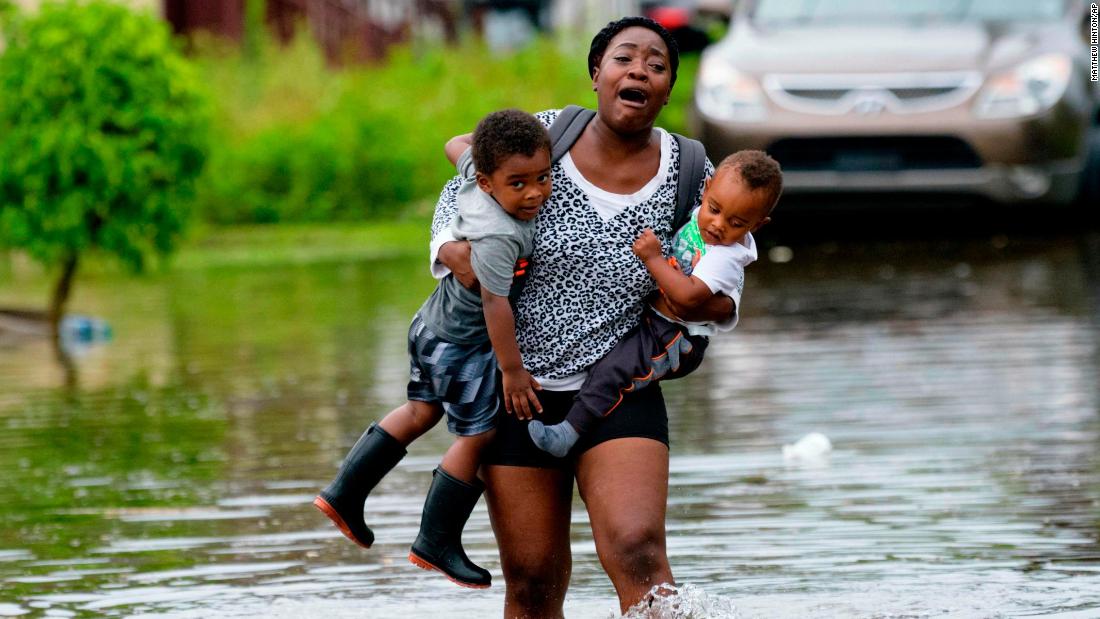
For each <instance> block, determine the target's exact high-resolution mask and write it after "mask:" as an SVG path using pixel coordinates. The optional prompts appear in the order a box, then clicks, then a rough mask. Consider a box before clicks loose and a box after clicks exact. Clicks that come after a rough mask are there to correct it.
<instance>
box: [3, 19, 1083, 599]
mask: <svg viewBox="0 0 1100 619" xmlns="http://www.w3.org/2000/svg"><path fill="white" fill-rule="evenodd" d="M1091 11H1092V9H1091V7H1090V4H1089V3H1087V2H1082V1H1077V0H1032V1H1030V2H1022V1H1020V2H1015V1H1000V2H993V1H985V0H919V1H918V0H911V1H908V2H904V3H903V2H892V1H877V2H870V1H863V0H742V1H738V2H727V1H692V0H677V1H670V2H637V1H625V0H624V1H604V2H595V1H591V0H544V1H540V0H529V1H524V0H512V1H503V0H502V1H499V2H497V1H476V0H461V1H459V0H416V1H408V2H399V1H396V0H393V1H383V0H358V1H354V0H222V1H217V0H163V1H160V0H133V1H131V2H126V3H121V5H120V4H113V3H107V2H75V3H62V4H55V3H39V2H34V1H31V0H19V1H17V2H10V1H8V2H4V1H3V0H0V50H2V51H0V428H2V429H3V431H2V432H0V470H2V471H3V475H0V617H2V616H27V617H47V616H49V617H84V616H88V617H93V616H127V617H137V616H158V617H159V616H169V617H208V616H212V615H217V616H226V617H258V616H267V617H271V616H276V617H303V616H319V615H322V614H324V615H327V616H335V617H343V616H347V617H362V616H367V617H396V616H402V615H408V614H410V613H413V614H428V613H432V614H434V615H437V616H440V617H480V616H497V615H499V612H500V608H501V604H502V596H503V587H502V586H500V585H502V583H503V580H502V576H501V574H500V567H499V563H498V560H497V555H496V547H495V543H494V541H493V538H492V532H491V529H490V527H489V523H488V519H487V516H486V513H485V511H484V508H483V507H480V506H479V508H478V510H477V511H475V513H474V516H473V518H472V520H471V524H470V526H469V528H468V530H467V533H466V536H465V541H466V545H467V548H468V550H469V551H470V554H471V557H472V558H474V560H475V561H477V562H479V563H480V564H482V565H485V566H486V567H487V568H488V569H490V570H491V571H492V572H493V574H494V578H495V580H496V582H497V585H496V586H494V587H493V588H492V589H490V590H488V591H487V592H476V593H475V592H469V591H464V590H460V589H458V588H456V587H453V586H452V585H450V584H449V583H447V582H445V581H443V582H440V581H441V580H442V579H438V578H435V577H433V576H432V575H430V574H427V573H425V572H421V571H420V570H415V569H413V568H412V566H410V565H409V564H408V563H407V561H406V559H405V555H406V554H407V548H408V545H409V543H411V541H412V539H413V537H414V536H415V532H416V528H417V525H418V519H419V513H420V507H421V501H422V498H423V494H424V492H425V491H426V489H427V486H428V484H429V481H430V479H429V478H430V474H429V472H430V470H431V469H432V468H433V467H434V466H435V464H436V463H437V461H438V458H439V455H440V454H441V453H442V452H443V450H444V449H445V448H446V446H447V445H448V444H449V441H450V438H449V436H448V435H447V433H446V431H445V429H441V428H437V429H435V430H433V431H432V432H431V433H429V434H428V435H427V436H426V437H425V438H424V439H422V440H421V441H420V442H418V443H417V444H415V445H414V446H413V447H412V449H411V450H410V455H409V457H407V458H406V459H405V460H404V461H403V462H402V464H401V465H400V466H399V467H398V468H397V469H396V470H395V472H394V473H393V474H392V475H391V476H390V477H389V478H387V479H386V480H385V481H384V482H383V484H382V485H381V486H380V487H379V489H378V491H376V492H375V493H374V494H373V495H372V497H371V499H370V502H369V503H368V522H369V523H370V524H371V525H372V527H373V528H374V529H375V532H376V534H377V537H378V540H379V541H378V543H377V544H376V546H375V547H374V548H373V549H372V550H371V551H369V552H364V551H362V550H361V549H359V548H358V547H355V546H353V545H351V544H349V543H347V542H346V540H345V539H344V538H343V537H342V536H340V535H339V534H338V533H337V532H336V531H335V529H333V528H332V527H331V526H330V525H329V524H328V521H327V520H326V519H324V518H323V517H322V516H321V515H320V514H319V513H318V512H316V511H315V510H314V509H313V508H312V506H310V504H309V503H310V501H311V500H312V498H313V496H314V495H315V493H316V491H317V489H319V488H320V487H322V486H323V485H324V484H325V483H327V481H328V480H329V479H330V477H331V476H332V474H334V472H335V470H336V467H337V465H338V463H339V462H340V459H341V458H342V457H343V455H344V453H345V452H346V450H347V449H348V448H349V447H350V446H351V445H352V444H353V443H354V441H355V440H356V438H357V437H358V436H359V434H360V433H361V432H362V430H363V429H364V428H365V427H366V426H367V425H368V424H369V423H370V422H371V421H372V420H376V419H379V418H381V417H382V416H383V415H384V414H385V413H386V412H388V411H389V410H390V408H392V407H393V406H395V405H397V404H399V403H400V402H401V401H402V400H403V397H404V384H405V381H406V380H407V368H406V363H407V362H406V352H405V332H406V329H407V325H408V321H409V319H410V318H411V316H412V314H413V313H414V312H415V311H416V309H417V307H419V305H420V303H421V302H422V301H423V299H424V298H426V297H427V295H428V294H430V292H431V290H432V288H433V286H434V282H433V280H432V279H431V277H430V275H429V274H428V270H427V243H428V227H429V224H430V218H431V213H432V209H433V206H434V202H435V198H436V196H437V195H438V192H439V190H440V188H441V187H442V185H443V184H444V183H445V182H446V181H447V180H448V179H449V178H450V177H451V175H452V170H451V169H450V166H449V165H448V163H447V161H446V159H445V158H444V156H443V152H442V146H443V143H444V142H445V141H446V139H447V138H449V137H451V136H453V135H455V134H459V133H464V132H467V131H470V130H471V129H472V127H473V126H474V125H475V124H476V122H477V120H478V119H480V118H481V117H482V116H483V115H484V114H486V113H488V112H490V111H492V110H495V109H499V108H503V107H519V108H522V109H525V110H528V111H532V112H535V111H539V110H543V109H551V108H558V107H562V106H564V105H566V104H570V103H577V104H583V105H588V106H593V105H594V104H595V101H594V98H593V96H592V93H591V88H590V80H589V78H588V74H587V70H586V55H587V50H588V44H589V41H590V39H591V36H592V35H593V34H594V33H595V32H596V31H597V30H598V29H599V28H600V27H602V25H603V24H605V23H607V22H608V21H609V20H612V19H615V18H618V17H620V16H622V15H629V14H646V15H649V16H651V17H653V18H654V19H656V20H658V21H659V22H661V23H662V24H664V25H665V26H666V27H668V28H669V29H670V30H671V31H672V32H673V33H674V34H675V35H676V37H677V39H678V40H679V42H680V44H681V47H682V49H683V50H684V53H683V57H682V59H681V65H680V71H679V77H678V80H677V83H676V87H675V89H674V91H673V96H672V100H671V102H670V104H669V105H668V106H667V108H666V109H665V111H664V112H663V113H662V115H661V117H660V118H659V119H658V124H659V125H661V126H663V127H665V128H667V129H669V130H671V131H676V132H680V133H684V134H686V135H689V136H692V137H696V138H698V139H700V140H702V141H703V142H704V144H705V145H706V146H707V150H708V154H709V155H710V158H711V159H712V161H715V162H717V161H718V160H720V159H721V158H722V157H724V156H725V155H727V154H729V153H731V152H733V151H735V150H738V149H744V148H760V149H764V150H767V151H768V152H769V153H771V154H772V155H773V156H774V157H776V158H777V159H778V160H779V161H780V163H781V164H782V166H783V168H784V172H785V183H786V190H785V193H784V197H783V200H782V201H781V203H780V206H779V210H777V212H776V214H775V222H774V223H772V224H770V225H769V226H768V227H766V228H764V229H762V230H761V231H760V233H759V234H758V235H757V240H758V243H759V244H760V247H761V258H760V260H759V261H758V263H756V264H754V265H752V266H751V267H750V268H749V269H748V273H747V279H746V292H745V296H744V299H743V304H744V305H743V307H742V310H741V311H742V322H741V324H740V325H739V327H738V329H737V331H735V332H734V333H733V334H732V335H730V336H728V337H723V338H718V339H716V340H715V342H714V343H713V344H712V346H711V350H710V352H709V353H708V361H707V363H706V364H704V366H703V367H702V368H701V369H700V371H699V372H697V373H696V374H694V375H692V376H690V377H688V378H686V379H684V380H680V381H672V382H670V383H668V384H667V385H665V386H664V390H665V394H666V398H667V400H668V402H669V408H670V424H671V432H672V443H673V446H672V483H671V493H670V499H669V514H668V527H669V554H670V557H671V559H672V563H673V566H674V571H675V573H676V576H677V580H678V581H679V582H681V583H687V584H688V585H690V587H689V588H688V591H687V594H686V596H685V599H686V600H687V602H686V603H685V605H684V608H681V609H680V610H679V611H676V612H680V613H681V614H679V615H675V614H674V615H672V616H685V617H686V616H693V617H707V616H713V617H730V616H744V617H870V616H880V617H881V616H913V617H925V616H932V615H945V616H952V617H1001V616H1035V615H1042V616H1055V617H1075V618H1076V617H1095V616H1097V614H1098V613H1100V593H1098V592H1100V455H1098V454H1100V419H1098V415H1097V413H1098V410H1100V386H1098V385H1100V381H1098V378H1100V227H1098V224H1097V218H1096V217H1095V210H1096V208H1097V204H1100V198H1098V189H1097V188H1098V186H1100V168H1098V157H1100V143H1098V135H1100V133H1098V126H1100V86H1098V84H1097V83H1096V82H1093V81H1091V80H1090V71H1089V69H1090V64H1089V63H1090V60H1089V52H1090V50H1089V36H1090V29H1091V28H1092V24H1093V23H1094V22H1093V21H1092V18H1091V14H1092V13H1091ZM815 431H816V432H821V433H824V434H825V435H827V436H828V437H829V438H830V439H831V440H832V444H833V450H832V452H830V453H826V454H824V455H816V456H813V457H804V458H800V457H797V455H796V456H795V457H786V458H785V457H784V454H783V450H782V447H783V446H784V445H785V444H792V443H795V441H797V440H798V439H799V438H800V437H802V436H804V435H806V434H808V433H810V432H815ZM788 453H791V452H788ZM794 453H796V454H797V451H796V452H794ZM572 539H573V552H574V569H573V580H572V585H571V588H570V595H569V598H568V599H567V605H566V610H567V612H568V613H569V616H578V617H608V616H613V615H614V614H615V613H614V610H613V609H615V607H616V604H615V601H614V596H613V595H612V590H611V587H610V583H609V582H608V580H607V578H606V576H604V575H603V572H602V570H601V568H600V565H599V561H598V558H597V557H596V556H595V551H594V547H593V545H592V541H591V536H590V533H589V531H588V527H587V524H586V516H585V513H584V509H583V505H582V503H581V502H580V500H576V501H575V502H574V527H573V532H572ZM425 593H427V595H425ZM670 612H672V611H670Z"/></svg>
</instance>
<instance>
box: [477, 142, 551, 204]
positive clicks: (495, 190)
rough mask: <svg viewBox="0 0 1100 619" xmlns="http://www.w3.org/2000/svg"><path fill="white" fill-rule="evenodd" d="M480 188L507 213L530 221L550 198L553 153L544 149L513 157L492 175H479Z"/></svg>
mask: <svg viewBox="0 0 1100 619" xmlns="http://www.w3.org/2000/svg"><path fill="white" fill-rule="evenodd" d="M477 184H478V186H479V187H481V190H482V191H484V192H486V193H488V194H490V195H491V196H493V198H494V199H496V201H497V202H498V203H499V204H500V207H501V208H502V209H504V212H506V213H508V214H509V215H511V216H512V217H515V218H516V219H519V220H522V221H531V220H532V219H534V218H535V215H538V214H539V209H540V208H542V204H543V202H546V199H547V198H549V197H550V153H549V151H547V150H546V149H544V148H542V149H539V150H538V151H536V152H535V154H534V155H532V156H530V157H527V156H525V155H521V154H516V155H512V156H510V157H508V158H507V159H505V160H504V161H502V162H501V164H500V166H499V167H498V168H497V169H496V170H495V171H494V172H493V173H492V174H482V173H481V172H478V173H477Z"/></svg>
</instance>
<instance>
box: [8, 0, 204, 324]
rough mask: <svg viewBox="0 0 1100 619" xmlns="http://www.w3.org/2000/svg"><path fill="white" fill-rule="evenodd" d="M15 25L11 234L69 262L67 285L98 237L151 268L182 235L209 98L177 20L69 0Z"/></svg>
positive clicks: (11, 26) (11, 41)
mask: <svg viewBox="0 0 1100 619" xmlns="http://www.w3.org/2000/svg"><path fill="white" fill-rule="evenodd" d="M5 35H6V39H7V42H6V43H7V48H6V49H5V50H4V52H3V55H0V244H3V245H7V246H9V247H15V248H19V249H23V250H25V251H26V252H27V253H28V254H29V255H31V256H32V257H34V258H36V259H38V260H39V261H41V262H43V263H45V264H48V265H62V272H63V279H62V283H63V284H64V286H61V285H59V293H60V292H64V293H67V282H66V281H65V278H66V277H71V275H72V271H73V270H75V267H76V263H77V259H78V257H79V256H80V254H81V253H83V252H85V251H86V250H90V249H98V250H103V251H104V252H106V253H108V254H110V255H114V256H116V257H118V258H120V259H121V260H122V261H123V262H124V263H126V264H127V265H129V266H130V267H132V268H134V269H140V268H141V267H142V266H143V264H144V262H145V261H146V259H147V258H148V257H149V256H150V255H153V254H162V253H166V252H168V251H170V250H171V249H173V246H174V244H175V241H176V240H177V237H178V235H179V233H180V231H181V228H182V226H183V223H184V220H185V217H186V208H185V207H186V205H187V204H189V203H190V200H191V199H192V181H193V180H194V179H195V178H196V177H197V176H198V175H199V173H200V171H201V169H202V165H203V161H204V149H205V137H206V130H207V126H208V120H209V111H208V110H207V109H206V107H205V103H204V97H203V95H202V91H201V89H200V88H199V85H198V82H197V76H196V75H195V74H194V73H193V71H192V69H191V66H190V65H189V63H188V61H187V60H186V59H185V58H184V57H183V56H182V55H181V54H180V53H179V52H178V50H177V49H176V47H175V45H174V43H173V41H172V39H171V36H170V33H169V31H168V27H167V25H166V24H165V23H164V22H163V21H161V20H160V19H158V18H156V17H155V16H153V15H151V14H146V13H139V12H134V11H132V10H130V9H127V8H124V7H122V6H119V5H117V4H114V3H111V2H106V1H104V0H93V1H91V2H76V1H73V0H70V1H68V2H63V3H48V4H45V5H44V6H43V7H42V8H41V10H40V11H39V12H38V13H37V14H35V15H33V16H17V17H15V18H13V19H12V20H11V21H10V22H9V23H8V24H7V25H6V27H5ZM62 288H64V290H62ZM56 301H57V299H56V298H55V305H53V306H51V308H53V309H58V308H59V304H57V303H56ZM60 301H61V302H62V303H63V302H64V295H62V298H61V299H60Z"/></svg>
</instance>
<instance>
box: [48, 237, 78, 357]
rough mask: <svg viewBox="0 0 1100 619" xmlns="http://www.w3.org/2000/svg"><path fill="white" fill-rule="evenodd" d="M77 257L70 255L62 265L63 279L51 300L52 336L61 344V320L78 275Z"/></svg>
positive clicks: (58, 283) (73, 254) (58, 282)
mask: <svg viewBox="0 0 1100 619" xmlns="http://www.w3.org/2000/svg"><path fill="white" fill-rule="evenodd" d="M76 265H77V255H76V254H75V253H72V254H69V255H68V256H67V257H66V258H65V262H64V263H63V264H62V265H61V277H60V278H59V279H58V280H57V285H56V286H54V289H53V297H52V298H51V299H50V310H49V319H50V334H51V335H53V338H54V341H55V342H57V343H58V344H60V342H61V318H62V317H63V316H64V315H65V304H66V303H67V302H68V301H69V292H70V291H71V290H72V287H73V276H75V275H76Z"/></svg>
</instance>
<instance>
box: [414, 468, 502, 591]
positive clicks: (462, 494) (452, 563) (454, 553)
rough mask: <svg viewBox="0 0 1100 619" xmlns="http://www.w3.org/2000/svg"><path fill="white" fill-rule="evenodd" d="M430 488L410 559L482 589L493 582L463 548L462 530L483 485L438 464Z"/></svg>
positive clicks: (469, 585)
mask: <svg viewBox="0 0 1100 619" xmlns="http://www.w3.org/2000/svg"><path fill="white" fill-rule="evenodd" d="M433 475H434V478H433V479H432V487H431V489H430V490H428V497H427V498H426V499H424V514H423V515H422V516H421V517H420V535H417V536H416V541H415V542H413V545H412V552H410V553H409V561H412V563H413V564H414V565H416V566H417V567H422V568H424V569H426V570H437V571H440V572H443V574H444V575H445V576H447V578H449V579H451V582H453V583H455V584H458V585H462V586H463V587H470V588H471V589H484V588H486V587H488V586H489V585H490V584H492V577H491V576H490V575H489V572H488V571H486V570H484V569H482V568H481V567H479V566H477V565H475V564H474V562H473V561H470V558H469V557H467V556H466V551H465V550H463V549H462V529H463V528H464V527H465V526H466V521H467V520H469V519H470V512H472V511H474V505H477V500H478V499H479V498H481V492H482V490H484V488H483V487H482V486H481V484H480V483H479V484H478V485H477V486H474V485H471V484H468V483H466V482H464V481H462V480H461V479H455V478H454V477H451V476H450V475H448V474H447V472H446V471H444V470H443V468H442V467H437V468H436V469H435V473H434V474H433Z"/></svg>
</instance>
